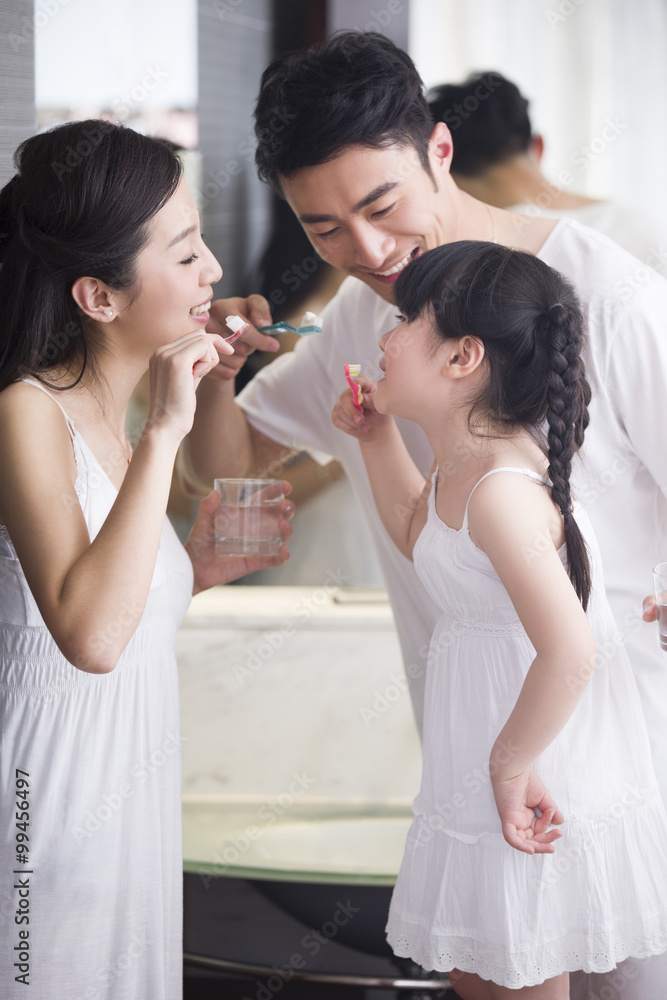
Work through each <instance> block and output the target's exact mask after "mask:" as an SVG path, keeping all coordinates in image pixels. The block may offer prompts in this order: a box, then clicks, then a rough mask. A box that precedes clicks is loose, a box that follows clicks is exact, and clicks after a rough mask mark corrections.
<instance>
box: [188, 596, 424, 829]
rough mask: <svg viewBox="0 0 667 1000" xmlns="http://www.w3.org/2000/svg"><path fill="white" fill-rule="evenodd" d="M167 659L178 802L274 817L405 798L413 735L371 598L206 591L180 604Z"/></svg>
mask: <svg viewBox="0 0 667 1000" xmlns="http://www.w3.org/2000/svg"><path fill="white" fill-rule="evenodd" d="M176 650H177V658H178V665H179V676H180V687H181V722H182V738H183V765H184V767H183V791H184V794H185V795H186V797H188V796H195V797H199V796H206V797H208V796H222V797H225V798H227V799H228V800H229V801H230V802H231V801H235V802H239V801H245V802H247V803H248V804H249V805H250V804H252V807H253V808H256V809H259V808H260V807H261V805H262V804H263V803H264V804H268V806H269V808H270V809H271V808H272V809H274V811H276V810H278V809H280V808H283V807H284V808H286V809H289V807H290V805H291V804H293V803H294V802H299V804H300V805H303V804H304V803H305V802H308V801H312V802H313V803H315V802H316V801H318V802H320V803H323V802H329V801H331V800H332V799H333V800H337V801H340V802H341V803H342V802H343V801H345V802H348V803H349V802H360V801H362V802H363V801H372V802H393V803H404V804H406V805H409V803H410V801H411V800H412V798H413V797H414V795H415V794H416V792H417V790H418V787H419V776H420V768H421V759H420V756H421V755H420V746H419V738H418V736H417V732H416V728H415V725H414V720H413V716H412V708H411V703H410V696H409V694H408V692H407V683H406V680H405V675H404V672H403V666H402V659H401V654H400V648H399V644H398V638H397V635H396V631H395V627H394V622H393V617H392V613H391V608H390V605H389V604H388V602H387V601H386V595H384V592H382V591H380V590H378V589H374V588H364V590H363V591H361V588H359V589H357V588H349V589H348V588H342V589H341V588H337V587H335V586H334V585H333V584H332V585H331V586H323V587H320V588H317V587H252V586H242V587H239V586H227V587H217V588H214V589H212V590H210V591H206V592H204V593H202V594H199V595H197V597H195V598H194V599H193V601H192V605H191V607H190V610H189V611H188V614H187V616H186V618H185V621H184V622H183V625H182V626H181V628H180V630H179V633H178V637H177V646H176ZM281 803H282V805H281ZM274 818H275V817H274Z"/></svg>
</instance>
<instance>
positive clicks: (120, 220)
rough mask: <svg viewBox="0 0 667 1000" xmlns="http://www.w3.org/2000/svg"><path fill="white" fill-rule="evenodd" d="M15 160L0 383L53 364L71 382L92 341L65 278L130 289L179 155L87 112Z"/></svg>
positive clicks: (6, 233)
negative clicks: (85, 118) (89, 116)
mask: <svg viewBox="0 0 667 1000" xmlns="http://www.w3.org/2000/svg"><path fill="white" fill-rule="evenodd" d="M14 163H15V166H16V169H17V171H18V172H17V173H16V175H15V176H14V177H13V178H12V180H11V181H9V183H8V184H6V185H5V187H4V188H2V190H1V191H0V390H2V389H4V388H5V387H6V386H7V385H9V383H10V382H13V381H15V380H16V379H18V378H21V377H22V376H25V375H29V374H30V375H34V376H36V377H37V378H41V379H42V381H46V379H45V377H44V374H45V370H46V369H52V368H54V367H56V366H58V367H60V368H64V369H65V370H67V371H68V372H70V373H71V374H72V375H73V376H74V375H76V381H79V380H80V379H81V377H82V376H83V373H84V371H85V369H86V366H87V365H91V362H92V363H94V348H95V346H96V342H95V334H94V328H93V326H92V324H90V323H89V322H87V318H86V317H85V316H84V314H83V313H82V312H81V310H80V309H79V308H78V306H77V305H76V303H75V302H74V299H73V298H72V295H71V288H72V285H73V283H74V282H75V281H76V279H77V278H81V277H94V278H99V279H100V281H103V282H104V283H105V284H107V285H109V287H110V288H112V289H115V290H122V291H131V290H132V288H133V286H134V285H135V283H136V269H135V261H136V257H137V254H138V253H139V251H140V250H141V249H142V247H144V246H145V244H146V242H147V239H148V226H147V223H148V222H149V221H150V219H151V218H152V217H153V216H154V215H155V213H156V212H158V211H159V209H160V208H161V207H162V206H163V205H164V204H165V202H166V201H168V199H169V198H170V197H171V196H172V194H173V193H174V191H175V190H176V188H177V186H178V182H179V180H180V177H181V172H182V168H181V163H180V160H179V159H178V157H177V156H176V154H175V152H174V151H173V149H172V148H171V146H170V144H168V143H166V142H162V141H161V140H159V139H151V138H148V137H147V136H144V135H140V134H139V133H138V132H134V131H133V130H132V129H129V128H125V127H123V126H121V125H114V124H111V123H110V122H105V121H98V120H95V119H90V120H88V121H82V122H69V123H68V124H66V125H60V126H58V127H57V128H54V129H51V130H50V131H48V132H44V133H41V134H40V135H35V136H32V137H31V138H30V139H26V141H25V142H23V143H21V145H20V146H19V147H18V149H17V151H16V153H15V156H14ZM76 381H75V382H74V384H76ZM48 384H51V383H48ZM69 387H71V383H70V385H68V386H62V385H52V388H69Z"/></svg>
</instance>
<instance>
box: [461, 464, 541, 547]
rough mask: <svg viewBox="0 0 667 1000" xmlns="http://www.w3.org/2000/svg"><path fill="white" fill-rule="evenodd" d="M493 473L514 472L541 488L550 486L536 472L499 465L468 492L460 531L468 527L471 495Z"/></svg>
mask: <svg viewBox="0 0 667 1000" xmlns="http://www.w3.org/2000/svg"><path fill="white" fill-rule="evenodd" d="M494 472H516V473H518V474H519V475H520V476H529V477H530V478H531V479H535V480H536V481H537V482H538V483H542V485H543V486H551V483H550V482H549V480H548V479H546V478H545V477H544V476H540V474H539V473H538V472H535V470H534V469H522V468H519V467H518V466H513V465H501V466H499V467H498V468H497V469H491V471H490V472H487V473H486V475H484V476H482V478H481V479H479V480H478V481H477V482H476V483H475V485H474V486H473V488H472V489H471V491H470V494H469V496H468V502H467V503H466V509H465V513H464V515H463V524H462V525H461V530H462V531H463V530H464V529H467V527H468V507H469V506H470V500H471V499H472V495H473V493H474V492H475V490H476V489H477V487H478V486H479V484H480V483H483V482H484V480H485V479H488V478H489V476H492V475H493V474H494Z"/></svg>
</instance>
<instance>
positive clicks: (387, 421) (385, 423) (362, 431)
mask: <svg viewBox="0 0 667 1000" xmlns="http://www.w3.org/2000/svg"><path fill="white" fill-rule="evenodd" d="M354 381H355V382H356V383H357V385H358V386H359V388H360V389H361V391H362V393H363V400H362V405H363V410H362V411H359V410H358V409H357V408H356V406H355V405H354V403H353V402H352V390H351V389H350V388H347V389H345V391H344V392H342V393H341V394H340V396H339V397H338V401H337V402H336V405H335V406H334V408H333V411H332V413H331V419H332V421H333V423H334V426H335V427H337V428H338V430H340V431H345V433H346V434H349V435H351V437H356V438H357V439H358V440H359V441H362V442H370V441H374V440H375V439H376V438H377V437H380V436H381V434H382V432H383V431H384V430H385V429H386V428H387V427H389V426H391V423H392V419H393V418H392V417H390V416H389V415H388V414H386V413H379V412H378V411H377V410H376V409H375V403H374V401H373V397H374V395H375V393H376V392H377V385H376V384H375V382H373V380H372V379H370V378H367V377H366V376H365V375H357V376H356V378H355V379H354Z"/></svg>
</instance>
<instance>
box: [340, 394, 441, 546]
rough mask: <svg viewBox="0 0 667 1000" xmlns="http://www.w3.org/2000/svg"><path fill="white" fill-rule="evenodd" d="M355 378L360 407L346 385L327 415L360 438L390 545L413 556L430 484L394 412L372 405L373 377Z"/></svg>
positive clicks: (422, 521) (367, 469)
mask: <svg viewBox="0 0 667 1000" xmlns="http://www.w3.org/2000/svg"><path fill="white" fill-rule="evenodd" d="M356 382H357V383H358V384H359V386H360V387H361V391H362V392H363V397H364V398H363V406H364V409H363V413H360V412H359V411H358V410H357V409H356V408H355V407H354V405H353V403H352V390H351V389H346V390H345V392H343V393H342V394H341V396H340V398H339V399H338V402H337V403H336V405H335V407H334V409H333V413H332V415H331V418H332V420H333V422H334V424H335V425H336V427H338V428H339V429H340V430H342V431H345V432H346V433H347V434H350V435H351V436H352V437H356V438H357V439H358V441H359V444H360V446H361V454H362V456H363V459H364V463H365V465H366V471H367V473H368V478H369V479H370V483H371V488H372V490H373V498H374V500H375V505H376V507H377V509H378V513H379V515H380V517H381V519H382V523H383V524H384V526H385V528H386V529H387V532H388V533H389V536H390V538H391V540H392V541H393V543H394V545H396V546H397V548H398V549H399V550H400V551H401V552H402V553H403V555H404V556H406V557H407V558H408V559H412V550H413V548H414V545H415V542H416V541H417V538H418V537H419V533H420V532H421V530H422V528H423V527H424V524H425V523H426V502H425V498H426V496H427V495H428V487H429V484H428V482H427V480H425V479H424V477H423V476H422V474H421V472H420V471H419V469H418V468H417V466H416V465H415V463H414V462H413V460H412V458H411V457H410V453H409V452H408V449H407V448H406V446H405V443H404V441H403V438H402V437H401V435H400V432H399V430H398V427H397V426H396V424H395V422H394V418H393V417H390V416H388V415H386V414H383V413H378V411H377V410H376V409H375V406H374V404H373V396H374V394H375V391H376V389H377V386H376V385H375V383H374V382H373V381H371V379H369V378H366V377H365V376H362V375H360V376H359V377H358V378H357V379H356Z"/></svg>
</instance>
